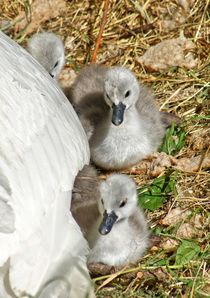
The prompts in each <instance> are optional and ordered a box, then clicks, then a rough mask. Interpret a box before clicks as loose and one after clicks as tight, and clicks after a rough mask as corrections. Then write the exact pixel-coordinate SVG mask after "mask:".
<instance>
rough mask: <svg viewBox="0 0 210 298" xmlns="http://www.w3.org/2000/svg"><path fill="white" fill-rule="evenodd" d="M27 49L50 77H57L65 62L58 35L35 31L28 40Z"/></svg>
mask: <svg viewBox="0 0 210 298" xmlns="http://www.w3.org/2000/svg"><path fill="white" fill-rule="evenodd" d="M27 50H28V52H29V53H30V54H31V55H32V56H33V57H34V58H35V59H36V60H37V61H38V62H39V63H40V64H41V65H42V66H43V67H44V68H45V69H46V71H47V72H48V73H49V74H50V75H51V77H52V78H55V79H57V78H58V76H59V74H60V72H61V70H62V68H63V66H64V62H65V55H64V46H63V42H62V40H61V39H60V37H58V36H57V35H55V34H54V33H51V32H44V33H37V34H35V35H33V36H32V38H31V39H30V40H29V41H28V45H27Z"/></svg>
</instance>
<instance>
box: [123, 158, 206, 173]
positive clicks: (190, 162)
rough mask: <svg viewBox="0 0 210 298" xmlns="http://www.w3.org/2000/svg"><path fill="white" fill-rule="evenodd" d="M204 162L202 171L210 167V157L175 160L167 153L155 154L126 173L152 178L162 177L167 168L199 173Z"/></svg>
mask: <svg viewBox="0 0 210 298" xmlns="http://www.w3.org/2000/svg"><path fill="white" fill-rule="evenodd" d="M201 161H202V169H207V168H209V167H210V156H208V155H206V156H205V157H204V158H203V155H198V156H192V157H183V158H175V157H174V156H171V155H168V154H166V153H165V152H155V153H154V154H152V155H150V156H149V157H148V158H147V159H145V160H143V161H141V162H140V163H139V164H138V166H136V167H133V168H132V169H130V170H127V171H124V172H125V173H128V172H129V173H130V174H147V175H149V177H151V178H155V177H158V176H160V175H162V174H163V173H164V172H165V170H166V169H167V168H170V167H171V168H174V169H178V170H180V171H183V172H197V171H198V170H199V166H200V164H201Z"/></svg>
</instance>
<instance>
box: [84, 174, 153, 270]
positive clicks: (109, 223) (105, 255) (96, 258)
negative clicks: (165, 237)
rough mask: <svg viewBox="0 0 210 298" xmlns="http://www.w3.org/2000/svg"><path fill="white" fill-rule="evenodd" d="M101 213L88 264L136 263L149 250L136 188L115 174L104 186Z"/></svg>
mask: <svg viewBox="0 0 210 298" xmlns="http://www.w3.org/2000/svg"><path fill="white" fill-rule="evenodd" d="M100 195H101V197H100V198H99V210H100V214H101V215H100V216H99V217H98V219H97V220H96V222H95V224H94V226H93V228H92V231H91V233H90V235H89V245H90V247H91V252H90V255H89V257H88V263H104V264H108V265H113V266H118V265H125V264H128V263H134V262H136V261H137V260H138V259H139V258H140V257H141V256H142V255H143V254H144V253H145V250H146V248H147V247H148V241H149V232H148V229H147V224H146V220H145V217H144V214H143V212H142V211H141V209H140V207H139V206H138V205H137V193H136V185H135V183H134V181H133V180H132V179H131V178H129V177H128V176H126V175H122V174H113V175H111V176H110V177H109V178H108V179H107V180H106V181H104V182H102V183H101V185H100Z"/></svg>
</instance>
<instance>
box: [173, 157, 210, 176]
mask: <svg viewBox="0 0 210 298" xmlns="http://www.w3.org/2000/svg"><path fill="white" fill-rule="evenodd" d="M202 157H203V156H202V155H198V156H195V157H191V158H180V159H179V160H178V161H177V165H176V168H177V169H178V170H181V171H185V172H197V171H198V169H199V165H200V162H201V159H202ZM209 167H210V156H206V157H205V158H204V159H203V161H202V169H205V168H209Z"/></svg>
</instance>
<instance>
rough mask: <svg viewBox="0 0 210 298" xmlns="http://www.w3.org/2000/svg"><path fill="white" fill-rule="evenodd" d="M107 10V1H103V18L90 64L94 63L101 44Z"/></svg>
mask: <svg viewBox="0 0 210 298" xmlns="http://www.w3.org/2000/svg"><path fill="white" fill-rule="evenodd" d="M108 8H109V0H105V4H104V12H103V17H102V21H101V26H100V30H99V33H98V37H97V40H96V45H95V50H94V52H93V56H92V59H91V63H95V62H96V56H97V53H98V49H99V47H100V44H101V40H102V34H103V31H104V27H105V25H106V21H107V12H108Z"/></svg>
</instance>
